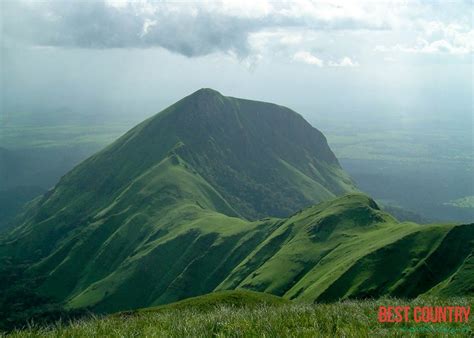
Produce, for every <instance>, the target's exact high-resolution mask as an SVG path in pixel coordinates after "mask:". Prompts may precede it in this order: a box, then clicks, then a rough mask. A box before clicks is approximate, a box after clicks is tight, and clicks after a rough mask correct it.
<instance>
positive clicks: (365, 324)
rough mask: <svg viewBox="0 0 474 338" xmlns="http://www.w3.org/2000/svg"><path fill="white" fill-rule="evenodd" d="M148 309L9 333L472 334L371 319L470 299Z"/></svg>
mask: <svg viewBox="0 0 474 338" xmlns="http://www.w3.org/2000/svg"><path fill="white" fill-rule="evenodd" d="M185 304H187V305H186V306H176V305H173V306H164V307H160V308H156V309H153V310H146V311H136V312H128V313H121V314H115V315H111V316H106V317H94V318H90V319H83V320H78V321H73V322H70V323H56V324H55V325H53V326H50V327H35V326H34V325H33V326H31V327H29V328H27V329H25V330H22V331H15V332H13V333H11V336H12V337H162V336H166V337H211V336H217V337H249V336H250V337H257V336H258V337H314V336H338V337H341V336H346V337H369V336H395V337H406V336H415V337H416V336H466V337H472V336H473V334H474V325H473V323H472V322H470V323H467V324H464V323H460V324H459V323H458V324H456V323H446V324H417V323H414V322H410V323H406V324H405V323H404V324H394V323H385V324H381V323H379V322H378V321H377V310H378V307H379V305H386V306H388V305H409V306H412V307H414V306H418V305H430V306H433V305H442V304H444V305H471V304H472V299H468V298H462V299H459V298H458V299H453V300H449V301H446V300H445V301H442V302H441V301H439V300H436V299H424V300H416V301H402V300H395V299H385V300H376V301H375V300H372V301H344V302H339V303H332V304H301V303H291V302H271V303H269V302H264V303H260V304H252V305H249V306H248V305H245V306H241V305H240V304H232V303H231V302H228V301H227V302H224V303H222V304H219V303H213V305H212V306H209V305H204V306H203V303H202V302H197V303H196V304H195V305H193V304H192V302H189V301H188V302H187V303H185Z"/></svg>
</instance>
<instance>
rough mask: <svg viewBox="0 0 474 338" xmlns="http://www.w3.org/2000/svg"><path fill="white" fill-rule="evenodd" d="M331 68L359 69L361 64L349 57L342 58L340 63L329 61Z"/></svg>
mask: <svg viewBox="0 0 474 338" xmlns="http://www.w3.org/2000/svg"><path fill="white" fill-rule="evenodd" d="M328 64H329V66H330V67H359V63H358V62H355V61H352V59H351V58H349V57H347V56H346V57H344V58H342V59H341V60H340V61H339V62H337V61H329V63H328Z"/></svg>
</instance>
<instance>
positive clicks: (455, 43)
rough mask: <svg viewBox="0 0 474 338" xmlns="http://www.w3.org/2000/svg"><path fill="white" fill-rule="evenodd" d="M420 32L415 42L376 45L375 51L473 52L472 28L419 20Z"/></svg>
mask: <svg viewBox="0 0 474 338" xmlns="http://www.w3.org/2000/svg"><path fill="white" fill-rule="evenodd" d="M419 25H420V27H421V32H420V33H419V36H418V38H417V39H416V42H415V43H412V44H401V43H399V44H395V45H392V46H386V45H378V46H376V47H375V48H374V50H375V51H377V52H402V53H421V54H441V53H446V54H453V55H465V54H470V53H474V30H472V29H468V28H467V27H464V26H462V25H459V24H457V23H449V24H445V23H443V22H440V21H423V20H422V21H421V22H420V23H419Z"/></svg>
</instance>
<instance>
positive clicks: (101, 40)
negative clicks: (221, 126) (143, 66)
mask: <svg viewBox="0 0 474 338" xmlns="http://www.w3.org/2000/svg"><path fill="white" fill-rule="evenodd" d="M171 6H174V8H170V5H169V3H160V2H151V3H149V2H148V3H147V2H129V3H125V4H124V5H123V6H118V7H117V6H111V5H110V4H108V3H107V2H103V1H70V2H69V1H50V2H39V3H38V2H36V3H35V2H33V3H32V2H21V1H20V2H16V1H15V2H14V1H6V2H4V4H3V7H4V8H3V11H4V13H5V14H4V15H3V17H4V35H5V37H6V39H8V40H9V41H21V42H26V43H29V44H32V45H37V46H55V47H79V48H96V49H100V48H148V47H163V48H166V49H168V50H170V51H172V52H176V53H179V54H183V55H186V56H189V57H191V56H200V55H206V54H210V53H213V52H216V51H221V52H225V53H232V54H235V55H237V56H239V57H245V56H247V55H248V54H249V53H250V49H251V46H249V41H248V36H249V34H250V33H252V32H258V31H261V30H264V29H267V28H277V27H306V28H308V29H315V30H318V29H358V28H364V29H365V28H367V29H383V28H386V27H385V26H384V25H383V24H372V23H370V22H364V21H361V20H357V19H354V18H350V17H343V18H336V19H334V20H326V19H318V18H314V17H313V18H311V17H305V16H304V14H305V13H302V14H301V16H299V17H298V15H284V14H283V15H282V13H281V12H278V11H273V12H270V13H267V14H262V15H258V16H255V15H239V14H240V13H232V12H229V11H227V12H225V11H224V12H222V11H219V10H209V8H207V7H206V6H201V5H199V4H198V3H191V4H190V3H187V4H184V3H183V4H181V5H179V4H176V3H171Z"/></svg>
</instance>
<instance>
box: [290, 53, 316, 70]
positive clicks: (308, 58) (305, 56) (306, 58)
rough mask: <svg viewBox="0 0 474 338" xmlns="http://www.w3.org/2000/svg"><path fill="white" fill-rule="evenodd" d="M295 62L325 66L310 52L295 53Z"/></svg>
mask: <svg viewBox="0 0 474 338" xmlns="http://www.w3.org/2000/svg"><path fill="white" fill-rule="evenodd" d="M293 60H296V61H300V62H304V63H307V64H309V65H316V66H318V67H323V66H324V62H323V60H321V59H319V58H317V57H316V56H314V55H313V54H311V53H309V52H304V51H300V52H298V53H295V55H293Z"/></svg>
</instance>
